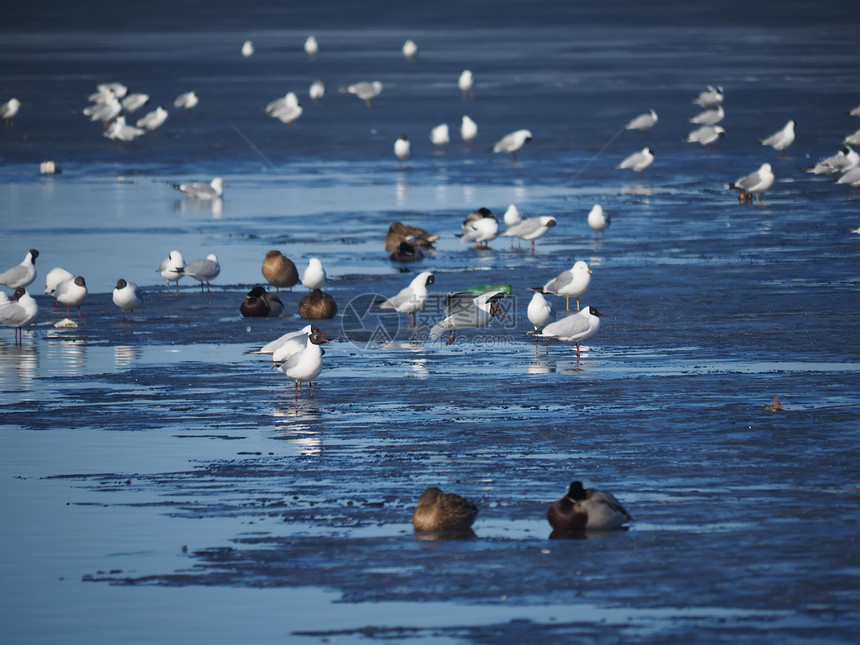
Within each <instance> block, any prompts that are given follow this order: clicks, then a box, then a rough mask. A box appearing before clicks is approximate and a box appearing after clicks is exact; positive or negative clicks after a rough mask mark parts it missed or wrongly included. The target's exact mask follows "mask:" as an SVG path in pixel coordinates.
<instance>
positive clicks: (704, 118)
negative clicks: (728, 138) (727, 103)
mask: <svg viewBox="0 0 860 645" xmlns="http://www.w3.org/2000/svg"><path fill="white" fill-rule="evenodd" d="M725 116H726V111H725V110H724V109H723V106H722V105H715V106H713V107H709V108H705V109H704V110H702V111H701V112H699V113H698V114H697V115H696V116H694V117H693V118H692V119H690V120H689V121H690V123H696V124H698V125H717V123H719V122H720V121H722V120H723V117H725Z"/></svg>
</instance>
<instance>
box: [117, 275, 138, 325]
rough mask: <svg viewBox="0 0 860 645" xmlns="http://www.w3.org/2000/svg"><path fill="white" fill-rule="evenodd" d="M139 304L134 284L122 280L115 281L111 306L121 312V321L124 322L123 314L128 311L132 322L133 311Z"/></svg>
mask: <svg viewBox="0 0 860 645" xmlns="http://www.w3.org/2000/svg"><path fill="white" fill-rule="evenodd" d="M140 302H141V301H140V296H138V295H137V285H136V284H135V283H134V282H126V281H125V280H124V279H123V278H120V279H119V280H117V281H116V286H115V287H114V289H113V304H115V305H116V306H117V307H119V308H120V310H121V311H122V319H123V320H125V312H126V311H128V312H129V315H130V320H132V321H134V310H135V309H136V308H138V307H139V306H140Z"/></svg>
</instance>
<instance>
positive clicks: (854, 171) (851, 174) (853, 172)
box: [836, 167, 860, 188]
mask: <svg viewBox="0 0 860 645" xmlns="http://www.w3.org/2000/svg"><path fill="white" fill-rule="evenodd" d="M836 183H837V184H848V185H849V186H854V188H860V167H854V168H851V169H850V170H847V171H845V173H843V175H842V176H841V177H840V178H839V179H837V180H836Z"/></svg>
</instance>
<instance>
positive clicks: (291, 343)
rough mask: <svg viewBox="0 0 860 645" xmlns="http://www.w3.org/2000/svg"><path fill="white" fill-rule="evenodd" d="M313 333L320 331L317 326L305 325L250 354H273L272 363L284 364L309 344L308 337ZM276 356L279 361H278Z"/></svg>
mask: <svg viewBox="0 0 860 645" xmlns="http://www.w3.org/2000/svg"><path fill="white" fill-rule="evenodd" d="M312 331H319V327H317V326H316V325H305V326H304V327H302V328H301V329H299V330H298V331H288V332H287V333H286V334H283V335H281V336H278V337H277V338H276V339H275V340H273V341H270V342H268V343H266V344H265V345H263V346H262V347H261V348H260V349H257V350H254V351H252V352H250V353H251V354H271V355H272V362H274V363H282V362H283V361H285V360H287V359H288V358H289V357H290V356H292V355H293V354H295V353H296V352H297V351H298V350H300V349H303V348H304V346H305V345H306V344H307V341H308V336H310V334H311V332H312ZM276 355H277V356H278V360H276Z"/></svg>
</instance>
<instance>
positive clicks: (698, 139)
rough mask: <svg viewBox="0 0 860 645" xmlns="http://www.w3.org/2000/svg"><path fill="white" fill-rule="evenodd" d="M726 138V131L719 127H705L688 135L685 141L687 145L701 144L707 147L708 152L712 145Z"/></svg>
mask: <svg viewBox="0 0 860 645" xmlns="http://www.w3.org/2000/svg"><path fill="white" fill-rule="evenodd" d="M724 136H726V131H725V130H724V129H723V128H722V127H721V126H719V125H703V126H700V127H698V128H696V129H695V130H693V131H692V132H690V134H688V135H687V138H686V139H685V142H686V143H699V144H701V145H703V146H707V148H708V150H710V149H711V144H712V143H713V142H714V141H716V140H717V139H720V138H722V137H724Z"/></svg>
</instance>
